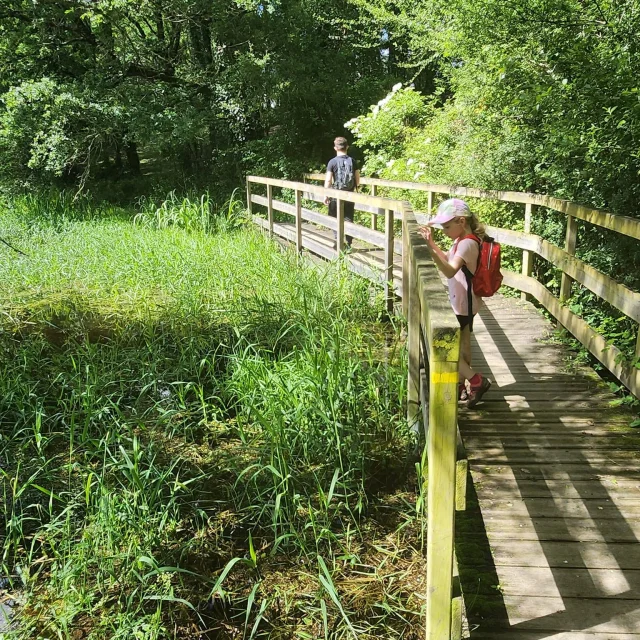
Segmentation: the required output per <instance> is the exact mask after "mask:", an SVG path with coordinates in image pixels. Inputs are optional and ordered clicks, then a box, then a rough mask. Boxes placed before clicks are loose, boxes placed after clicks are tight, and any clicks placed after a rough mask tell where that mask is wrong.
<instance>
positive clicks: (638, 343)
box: [636, 326, 640, 361]
mask: <svg viewBox="0 0 640 640" xmlns="http://www.w3.org/2000/svg"><path fill="white" fill-rule="evenodd" d="M636 358H638V360H639V361H640V326H639V327H638V337H637V338H636Z"/></svg>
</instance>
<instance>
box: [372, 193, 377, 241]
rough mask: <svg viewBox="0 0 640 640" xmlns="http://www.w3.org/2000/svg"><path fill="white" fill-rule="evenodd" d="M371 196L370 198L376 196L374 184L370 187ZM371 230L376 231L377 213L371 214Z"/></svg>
mask: <svg viewBox="0 0 640 640" xmlns="http://www.w3.org/2000/svg"><path fill="white" fill-rule="evenodd" d="M371 195H372V196H377V195H378V187H377V186H376V185H375V184H372V185H371ZM371 228H372V229H373V230H374V231H377V230H378V214H377V213H373V212H371Z"/></svg>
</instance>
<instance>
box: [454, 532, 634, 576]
mask: <svg viewBox="0 0 640 640" xmlns="http://www.w3.org/2000/svg"><path fill="white" fill-rule="evenodd" d="M456 548H457V549H459V550H460V556H461V557H464V566H465V567H474V566H480V567H482V566H487V565H488V564H490V563H491V562H492V561H493V562H494V563H495V565H496V567H502V566H507V567H509V566H510V567H547V568H555V567H559V568H563V569H571V568H578V569H582V568H585V567H587V568H589V569H614V570H619V569H620V570H624V569H632V570H637V569H638V567H640V545H638V544H635V543H627V542H618V543H613V544H607V543H603V542H556V541H553V540H547V541H544V542H540V541H539V540H508V541H505V540H497V541H494V542H492V543H491V549H490V550H489V552H487V550H486V549H485V548H484V547H482V546H480V545H478V544H475V543H474V542H473V541H469V542H464V541H463V542H459V543H457V545H456ZM636 584H638V583H636Z"/></svg>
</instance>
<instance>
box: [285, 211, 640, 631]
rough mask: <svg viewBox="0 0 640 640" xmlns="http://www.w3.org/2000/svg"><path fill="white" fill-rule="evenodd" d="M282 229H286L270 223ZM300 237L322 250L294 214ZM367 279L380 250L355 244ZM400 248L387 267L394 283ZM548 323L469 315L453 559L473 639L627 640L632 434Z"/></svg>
mask: <svg viewBox="0 0 640 640" xmlns="http://www.w3.org/2000/svg"><path fill="white" fill-rule="evenodd" d="M275 226H276V233H279V234H280V235H281V236H284V237H285V238H286V237H289V239H290V240H291V239H292V238H291V236H292V235H293V232H294V229H295V227H294V225H293V224H287V223H279V224H276V225H275ZM303 234H304V237H305V238H306V239H311V240H312V241H314V242H316V243H318V244H320V245H322V246H324V247H326V248H333V247H334V242H333V238H332V233H331V232H330V231H327V230H326V229H320V228H318V227H315V226H313V225H310V224H307V223H305V224H304V225H303ZM354 247H355V250H354V251H353V252H352V253H351V254H349V256H348V259H349V263H350V266H351V268H352V269H353V270H354V271H356V272H358V273H361V274H362V275H366V276H368V277H373V278H374V279H375V274H376V272H379V270H380V269H381V268H382V267H383V265H384V262H383V252H382V250H380V249H376V248H373V247H367V246H366V245H364V244H363V243H360V242H356V243H355V244H354ZM400 267H401V265H400V257H399V256H398V257H397V260H396V261H395V268H394V278H395V279H396V283H395V284H396V290H397V291H398V292H400V291H401V286H400V284H399V282H400V278H401V268H400ZM552 335H553V327H552V325H551V324H550V323H549V322H548V321H547V320H546V319H545V318H544V317H543V316H542V315H541V314H540V313H539V312H538V311H537V310H536V309H535V308H534V307H533V305H531V304H529V303H526V302H521V301H520V300H519V299H515V298H506V297H503V296H500V295H497V296H495V297H493V298H491V299H488V300H487V301H486V306H485V308H484V309H483V310H482V311H481V313H480V316H479V317H478V318H477V319H476V322H475V334H474V342H475V344H474V366H476V368H477V369H478V370H480V371H483V372H485V373H486V374H487V375H489V377H491V379H492V380H493V381H494V385H493V387H492V388H491V391H490V392H489V393H488V394H487V395H486V396H485V398H484V401H483V402H482V403H481V404H479V405H478V406H477V407H476V409H475V410H473V411H470V410H466V409H464V408H462V409H461V410H460V414H459V424H460V431H461V433H462V437H463V439H464V444H465V448H466V451H467V456H468V459H469V468H470V476H471V478H470V480H471V481H470V482H469V487H468V490H467V510H466V511H463V512H458V514H457V517H456V554H457V559H458V566H459V571H460V580H461V585H462V589H463V593H464V603H465V610H466V615H467V625H466V630H467V636H468V637H470V638H471V639H472V640H474V639H477V640H546V639H549V640H551V639H553V640H640V545H639V544H638V541H639V540H640V433H638V430H634V429H630V428H629V427H628V424H629V422H630V420H631V419H632V416H631V415H630V414H629V413H628V412H626V411H625V410H624V409H622V408H614V407H613V406H612V405H611V402H612V401H613V400H614V396H613V394H612V393H611V392H610V390H609V389H608V387H607V386H606V385H605V384H604V383H603V382H602V381H601V380H600V379H599V377H598V376H597V375H596V374H595V372H594V371H592V370H591V369H588V368H587V367H581V366H575V365H574V364H572V362H573V360H574V358H573V357H572V356H571V355H570V354H569V352H568V350H567V349H566V347H564V346H563V345H561V344H558V343H555V342H554V341H553V340H552Z"/></svg>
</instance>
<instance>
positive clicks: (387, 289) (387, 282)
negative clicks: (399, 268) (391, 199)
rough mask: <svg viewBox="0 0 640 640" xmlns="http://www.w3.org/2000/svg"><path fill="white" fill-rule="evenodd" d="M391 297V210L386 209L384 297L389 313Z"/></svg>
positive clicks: (392, 296)
mask: <svg viewBox="0 0 640 640" xmlns="http://www.w3.org/2000/svg"><path fill="white" fill-rule="evenodd" d="M393 298H394V290H393V211H391V210H389V209H387V210H386V211H385V219H384V299H385V301H386V307H387V311H388V312H389V313H393Z"/></svg>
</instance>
